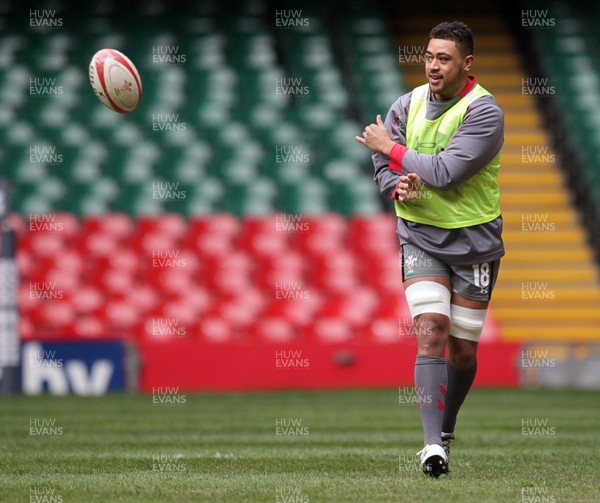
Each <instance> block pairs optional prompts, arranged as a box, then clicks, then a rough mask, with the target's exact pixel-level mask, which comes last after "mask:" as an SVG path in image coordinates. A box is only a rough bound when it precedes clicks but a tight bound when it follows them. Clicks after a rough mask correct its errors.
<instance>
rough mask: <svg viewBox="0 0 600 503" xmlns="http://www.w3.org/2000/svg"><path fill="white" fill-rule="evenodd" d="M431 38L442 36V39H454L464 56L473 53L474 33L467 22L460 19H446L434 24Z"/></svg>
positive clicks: (430, 34)
mask: <svg viewBox="0 0 600 503" xmlns="http://www.w3.org/2000/svg"><path fill="white" fill-rule="evenodd" d="M429 38H430V39H432V38H441V39H442V40H452V41H453V42H455V43H456V47H458V50H459V51H460V53H461V54H462V55H463V56H468V55H469V54H473V50H474V49H473V33H472V32H471V28H469V27H468V26H467V25H466V24H465V23H461V22H460V21H452V22H449V21H444V22H443V23H440V24H438V25H437V26H434V28H433V29H432V30H431V32H430V33H429Z"/></svg>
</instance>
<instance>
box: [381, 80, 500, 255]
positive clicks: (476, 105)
mask: <svg viewBox="0 0 600 503" xmlns="http://www.w3.org/2000/svg"><path fill="white" fill-rule="evenodd" d="M411 96H412V92H410V93H407V94H405V95H403V96H401V97H400V98H398V100H396V102H394V104H393V105H392V106H391V107H390V110H389V111H388V114H387V117H386V119H385V126H386V128H387V129H388V131H389V132H390V135H391V137H392V140H394V141H395V142H397V143H400V144H401V145H404V146H406V122H407V117H408V114H409V113H410V99H411ZM459 100H460V97H458V96H457V97H456V98H453V99H451V100H447V101H436V100H435V98H434V97H433V94H432V93H431V91H428V94H427V104H426V118H427V119H428V120H435V119H437V118H438V117H440V116H441V115H442V114H443V113H444V112H445V111H446V110H448V109H449V108H450V107H452V106H453V105H454V104H456V103H457V102H458V101H459ZM503 143H504V114H503V112H502V109H501V108H500V106H499V105H498V103H497V102H496V100H495V99H494V98H493V97H492V96H484V97H481V98H478V99H476V100H474V101H473V102H472V103H471V105H470V106H469V108H468V109H467V112H466V114H465V117H464V120H463V124H462V126H461V127H460V128H459V129H458V130H457V131H456V132H455V133H454V135H453V136H452V138H451V139H450V141H449V143H448V145H447V146H446V149H445V150H443V151H442V152H440V153H439V154H436V155H428V154H419V153H418V152H417V151H416V150H408V151H407V152H406V154H405V155H404V157H403V159H402V170H403V174H408V173H416V174H417V175H419V176H420V177H421V180H422V181H423V183H424V184H425V185H427V186H429V187H434V188H436V189H441V190H444V189H451V188H453V187H456V186H457V185H460V184H461V183H462V182H464V181H466V180H468V179H469V178H470V177H472V176H473V175H475V174H476V173H477V172H478V171H479V170H480V169H482V168H483V167H485V166H486V164H488V163H489V162H490V161H491V160H492V159H493V158H494V156H495V155H496V154H497V153H498V152H499V151H500V149H501V148H502V145H503ZM372 158H373V165H374V168H375V173H374V177H373V178H374V180H375V183H376V184H377V186H378V187H379V190H380V192H381V194H383V195H384V196H385V197H392V195H393V193H394V192H395V189H396V185H397V183H398V178H399V176H400V174H399V173H398V172H396V171H392V170H391V169H390V168H389V164H390V160H389V158H388V157H387V156H385V155H382V154H379V153H374V154H373V156H372ZM402 204H410V201H406V202H404V203H402ZM396 232H397V234H398V237H399V239H400V242H401V243H412V244H414V245H416V246H418V247H420V248H422V249H423V250H425V251H426V252H427V253H430V254H431V255H433V256H434V257H437V258H439V259H440V260H442V261H443V262H445V263H446V264H448V265H472V264H477V263H483V262H490V261H494V260H497V259H499V258H500V257H502V256H503V255H504V245H503V242H502V236H501V234H502V216H499V217H498V218H496V219H494V220H492V221H490V222H486V223H483V224H479V225H474V226H471V227H463V228H459V229H443V228H441V227H435V226H432V225H425V224H420V223H416V222H411V221H409V220H406V219H403V218H398V224H397V230H396Z"/></svg>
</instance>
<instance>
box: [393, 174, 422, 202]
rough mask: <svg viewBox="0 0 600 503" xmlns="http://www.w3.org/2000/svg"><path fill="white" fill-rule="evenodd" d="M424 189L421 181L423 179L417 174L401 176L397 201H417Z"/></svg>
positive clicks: (397, 187)
mask: <svg viewBox="0 0 600 503" xmlns="http://www.w3.org/2000/svg"><path fill="white" fill-rule="evenodd" d="M422 188H423V182H422V181H421V177H420V176H419V175H417V174H416V173H409V174H408V175H400V178H399V179H398V185H397V186H396V197H395V199H396V200H398V201H400V202H402V201H411V200H413V199H416V198H417V197H419V193H420V192H421V189H422Z"/></svg>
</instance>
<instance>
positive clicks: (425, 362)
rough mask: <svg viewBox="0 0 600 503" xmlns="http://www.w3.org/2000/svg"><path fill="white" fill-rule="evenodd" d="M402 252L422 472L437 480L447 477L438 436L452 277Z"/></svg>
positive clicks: (414, 253) (428, 260) (412, 250)
mask: <svg viewBox="0 0 600 503" xmlns="http://www.w3.org/2000/svg"><path fill="white" fill-rule="evenodd" d="M402 249H403V265H402V271H403V279H404V283H403V284H404V288H405V296H406V300H407V303H408V306H409V309H410V312H411V316H412V318H413V320H414V327H415V336H416V342H417V357H416V361H415V374H414V379H415V392H416V394H417V400H418V404H419V412H420V415H421V422H422V424H423V440H424V442H423V443H424V445H425V448H424V449H423V451H421V453H420V454H421V467H422V469H423V471H424V472H425V473H427V474H428V475H433V476H438V475H440V473H446V472H447V459H446V456H445V453H444V451H443V448H442V439H441V431H442V420H443V416H444V402H445V393H446V387H447V379H448V372H447V368H446V359H445V358H444V351H445V348H446V343H447V341H448V334H449V331H450V299H451V280H450V274H451V271H450V270H449V269H448V267H447V266H446V265H445V264H443V263H441V262H440V261H439V260H437V259H435V258H434V257H432V256H430V255H428V254H426V253H425V252H424V251H423V250H420V249H418V248H416V247H414V246H412V245H403V247H402ZM407 277H408V278H409V279H407Z"/></svg>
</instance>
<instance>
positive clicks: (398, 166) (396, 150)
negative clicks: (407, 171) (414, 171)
mask: <svg viewBox="0 0 600 503" xmlns="http://www.w3.org/2000/svg"><path fill="white" fill-rule="evenodd" d="M407 151H408V149H407V148H406V147H405V146H404V145H400V144H399V143H396V144H395V145H394V146H393V147H392V150H390V164H389V168H390V169H391V170H392V171H396V172H397V173H402V159H403V158H404V155H405V154H406V152H407Z"/></svg>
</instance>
